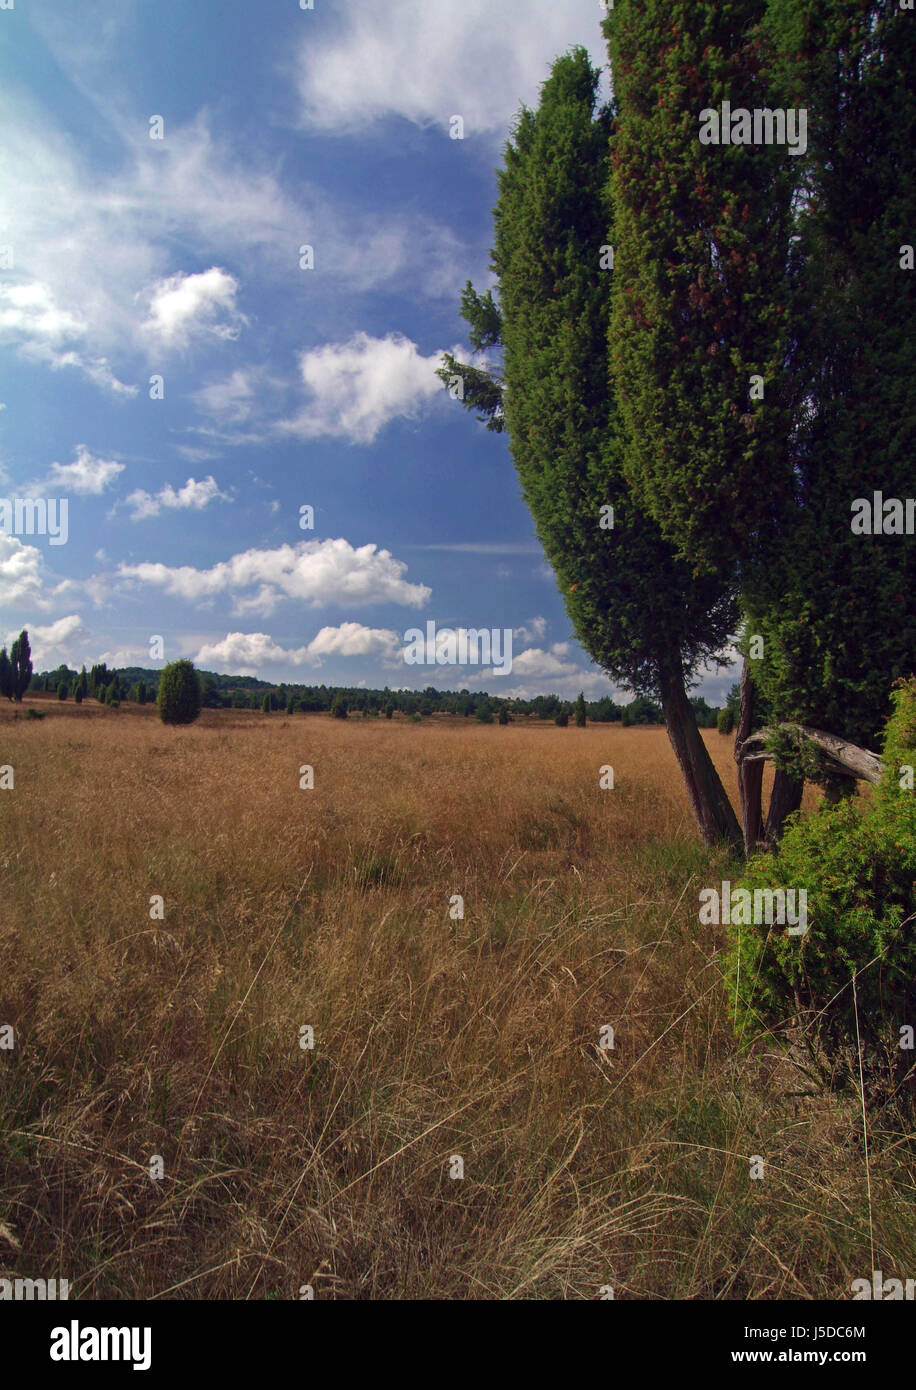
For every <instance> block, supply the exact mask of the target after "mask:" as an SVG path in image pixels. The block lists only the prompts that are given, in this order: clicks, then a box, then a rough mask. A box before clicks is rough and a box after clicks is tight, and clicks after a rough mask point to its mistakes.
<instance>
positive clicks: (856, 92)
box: [747, 0, 916, 747]
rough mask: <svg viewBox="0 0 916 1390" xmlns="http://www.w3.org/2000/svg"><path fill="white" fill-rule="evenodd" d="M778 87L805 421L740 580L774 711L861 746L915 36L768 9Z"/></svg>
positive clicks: (914, 405)
mask: <svg viewBox="0 0 916 1390" xmlns="http://www.w3.org/2000/svg"><path fill="white" fill-rule="evenodd" d="M770 10H771V27H772V32H773V34H774V38H775V41H776V43H777V45H778V49H779V61H780V64H781V71H780V80H781V82H782V84H783V86H784V88H785V90H786V91H787V92H788V93H789V94H790V95H791V94H793V93H795V94H799V93H803V94H804V102H803V104H804V105H805V106H806V107H808V108H809V131H808V153H807V156H806V157H805V158H804V159H802V160H799V161H798V164H799V166H800V167H799V169H798V176H799V178H800V179H801V178H804V180H805V183H806V186H807V190H808V191H807V196H806V198H805V199H804V200H803V202H802V203H801V205H800V207H799V211H798V219H797V221H798V225H797V232H798V235H799V242H798V247H799V257H800V258H801V262H802V274H801V277H800V280H801V303H800V308H799V322H798V334H797V342H796V344H795V347H794V350H793V353H792V355H791V357H790V359H789V361H788V363H787V366H788V368H789V371H790V372H791V374H792V375H793V376H794V377H795V378H796V379H797V380H798V381H799V383H800V385H801V386H802V388H803V391H804V397H805V401H806V406H807V409H806V411H805V413H804V415H803V416H802V417H801V418H800V420H799V424H798V428H797V430H796V433H795V435H794V437H793V440H792V445H791V449H790V451H789V455H788V458H789V461H790V463H791V465H792V468H793V472H794V475H795V478H796V488H795V492H794V495H793V498H792V499H791V503H790V505H789V506H788V507H787V508H786V509H785V511H784V513H783V515H782V516H781V518H780V522H779V525H778V527H775V528H774V530H773V532H772V533H771V535H770V537H769V540H770V544H769V548H768V552H767V553H766V554H764V555H763V556H762V557H761V562H760V564H759V565H757V566H754V567H753V568H752V569H751V570H750V571H749V573H748V576H747V589H748V613H749V624H750V625H751V626H752V630H753V631H755V632H759V633H760V634H761V635H762V636H763V637H764V639H765V645H764V660H763V661H762V662H760V663H755V665H756V666H757V667H758V668H759V672H758V677H757V679H758V681H759V684H760V686H761V688H762V690H763V691H764V692H765V693H766V695H767V697H768V698H769V700H770V701H771V704H772V708H773V717H774V718H775V719H776V720H778V721H783V720H790V721H797V722H800V723H806V724H810V725H813V726H814V727H816V728H821V729H828V730H830V731H832V732H834V733H837V734H840V735H842V736H844V737H846V738H848V739H850V740H851V741H853V742H855V743H858V744H861V745H864V746H866V747H875V746H876V745H877V742H878V739H879V737H880V733H881V729H882V727H883V725H884V722H885V720H886V718H887V715H888V713H889V710H888V704H887V692H888V690H889V688H890V687H891V685H892V684H893V682H894V680H895V679H897V678H899V677H906V676H908V675H909V674H910V673H911V671H912V669H913V651H914V649H916V538H914V537H912V536H894V535H890V536H887V535H880V534H879V535H865V536H862V535H857V534H854V533H853V531H852V528H851V516H852V513H851V504H852V502H853V501H854V500H855V499H856V498H867V499H869V501H871V499H872V497H873V493H874V492H875V491H880V492H882V493H883V494H884V496H885V497H886V498H890V497H896V498H900V499H902V498H905V497H906V496H912V483H913V463H912V461H913V456H914V450H916V398H914V394H913V390H912V381H913V375H914V369H916V276H914V273H913V271H907V270H903V269H901V266H900V248H901V244H902V243H912V241H913V230H912V229H913V226H914V225H916V142H914V140H913V129H914V122H916V30H914V27H913V15H912V14H909V13H906V12H903V11H901V10H900V8H899V6H898V5H896V4H885V3H884V0H771V5H770Z"/></svg>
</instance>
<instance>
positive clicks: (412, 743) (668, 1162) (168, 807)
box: [0, 701, 916, 1299]
mask: <svg viewBox="0 0 916 1390" xmlns="http://www.w3.org/2000/svg"><path fill="white" fill-rule="evenodd" d="M29 703H30V702H29V701H27V702H26V707H28V704H29ZM34 703H36V704H38V703H39V702H38V701H35V702H34ZM41 707H42V708H45V709H46V710H48V711H49V714H48V717H47V718H46V719H45V720H44V721H42V722H26V721H24V720H23V719H19V720H16V721H14V720H13V719H12V717H11V710H10V707H5V708H4V710H3V712H2V714H0V719H2V722H0V764H10V765H12V766H13V767H14V769H15V786H14V789H13V790H10V791H0V1024H11V1025H13V1027H14V1029H15V1046H14V1048H13V1049H12V1050H11V1051H9V1050H7V1051H0V1169H2V1177H0V1189H2V1190H0V1273H5V1274H7V1276H10V1275H12V1274H14V1273H15V1274H18V1275H20V1276H24V1277H25V1276H32V1277H38V1276H44V1277H47V1278H51V1277H55V1276H56V1277H59V1278H61V1277H63V1278H68V1279H69V1280H70V1281H71V1297H76V1298H87V1299H92V1298H100V1297H113V1298H208V1299H214V1298H217V1299H218V1298H236V1299H247V1298H253V1299H263V1298H275V1299H295V1298H298V1297H299V1296H300V1294H299V1291H300V1289H301V1287H302V1286H303V1285H311V1286H312V1287H313V1288H314V1291H315V1296H316V1297H318V1298H345V1299H356V1298H364V1299H370V1298H371V1299H403V1298H434V1299H465V1298H487V1299H512V1298H542V1299H543V1298H562V1299H566V1298H596V1297H598V1296H599V1290H600V1289H601V1287H602V1286H604V1285H611V1286H612V1287H613V1288H614V1290H615V1297H616V1298H643V1299H645V1298H648V1299H671V1298H678V1299H695V1298H719V1299H747V1298H751V1299H763V1298H766V1299H773V1298H787V1299H805V1298H815V1297H828V1298H848V1297H849V1286H850V1283H851V1281H852V1279H853V1278H856V1277H862V1276H865V1277H868V1276H869V1275H870V1274H871V1271H872V1269H873V1268H877V1269H882V1270H884V1272H885V1274H886V1275H890V1274H891V1273H893V1274H898V1275H900V1274H905V1273H906V1272H907V1271H909V1272H910V1273H911V1274H912V1273H913V1272H914V1271H916V1230H914V1222H913V1219H912V1214H911V1213H912V1209H913V1208H912V1198H913V1188H914V1172H913V1156H912V1150H911V1147H910V1144H909V1142H908V1140H907V1139H906V1137H905V1136H904V1135H903V1134H902V1133H900V1132H894V1126H893V1125H891V1124H890V1122H889V1121H887V1120H886V1119H880V1118H879V1117H875V1118H874V1119H873V1120H871V1122H870V1126H869V1135H868V1139H869V1145H870V1174H867V1173H866V1165H865V1158H864V1153H863V1143H862V1139H863V1133H862V1117H861V1112H860V1110H859V1106H858V1101H857V1098H856V1097H855V1096H851V1097H849V1098H836V1097H833V1098H830V1097H827V1098H825V1097H817V1096H811V1095H806V1094H803V1093H804V1092H805V1090H806V1084H805V1081H804V1079H803V1078H802V1077H801V1076H800V1075H799V1073H797V1072H796V1071H794V1070H793V1068H792V1067H791V1066H790V1065H789V1064H788V1063H787V1062H786V1061H785V1060H783V1059H782V1058H781V1057H780V1055H779V1054H778V1052H777V1051H776V1049H775V1047H773V1046H772V1045H771V1044H770V1043H769V1041H768V1039H767V1038H766V1037H761V1038H760V1039H758V1040H757V1041H756V1042H755V1043H754V1045H753V1047H752V1048H751V1050H750V1051H749V1052H746V1053H743V1054H742V1053H739V1052H738V1051H737V1049H736V1047H735V1043H734V1039H733V1036H732V1032H731V1029H730V1025H729V1020H728V1009H727V1000H726V998H725V993H724V990H723V987H722V983H721V964H720V955H721V950H722V947H723V939H722V938H721V937H720V936H718V935H717V931H718V929H712V930H711V929H709V928H705V927H703V928H701V927H700V926H699V924H698V918H697V894H698V892H699V888H700V887H702V886H704V885H715V884H717V883H718V882H719V880H721V878H722V877H723V876H725V877H728V873H729V865H728V864H727V863H726V862H725V861H724V860H721V859H718V860H717V859H716V858H715V856H711V855H710V854H709V852H708V851H706V850H705V849H704V848H703V846H702V844H701V843H700V841H699V839H698V836H697V834H696V832H695V830H694V826H693V823H692V821H691V818H690V816H689V812H688V809H687V806H686V801H685V797H684V794H683V790H682V786H681V783H680V779H679V776H678V773H677V768H676V765H675V762H674V758H673V755H672V754H671V751H670V749H669V746H668V743H667V738H666V735H665V733H664V730H661V729H645V728H642V729H641V728H634V729H621V728H620V727H619V726H606V725H600V726H592V727H589V728H588V729H585V730H580V729H575V728H569V729H558V728H556V727H554V726H553V725H537V726H534V725H532V726H524V727H523V726H519V725H512V726H509V727H507V728H500V727H499V726H497V725H493V726H479V725H471V726H468V725H466V724H465V723H464V722H463V721H442V722H437V721H435V720H433V721H425V722H424V723H423V724H421V725H418V724H412V723H410V722H400V721H394V722H390V723H389V722H386V721H384V720H378V719H372V720H365V721H363V720H360V721H356V720H352V719H351V720H348V721H346V722H341V721H333V720H331V719H329V718H326V717H323V716H303V715H297V716H295V717H291V718H289V717H287V716H285V715H272V716H265V715H261V714H248V713H238V714H233V713H230V712H217V713H210V712H205V714H204V715H203V717H202V718H201V720H200V722H199V723H198V724H197V725H195V726H193V727H191V728H187V729H174V728H165V727H163V726H162V725H161V724H160V723H159V721H158V720H157V719H156V718H155V716H154V714H153V712H152V711H146V710H144V711H140V710H136V709H133V708H128V707H123V708H122V709H121V710H120V711H109V710H101V709H96V708H95V707H94V706H92V705H87V706H86V707H85V708H84V709H83V710H77V709H76V708H75V707H74V706H73V705H72V704H69V705H68V706H65V707H57V706H55V704H54V702H52V701H45V702H42V704H41ZM706 738H707V741H708V743H709V746H710V748H711V750H712V751H713V755H714V757H715V760H716V762H717V764H718V766H719V767H720V768H721V769H722V771H723V774H724V776H725V777H726V779H727V785H728V786H729V789H730V791H731V793H732V794H733V795H734V792H735V778H734V764H733V760H732V740H731V739H730V738H723V737H721V736H719V735H718V734H716V733H715V732H711V733H707V734H706ZM303 764H308V765H311V766H312V767H313V768H314V777H315V786H314V790H302V789H301V788H300V767H301V766H302V765H303ZM603 764H611V765H613V767H614V772H615V782H616V785H615V789H614V790H607V791H603V790H601V789H600V788H599V769H600V767H601V766H602V765H603ZM732 867H734V866H732ZM157 894H159V895H161V896H162V898H163V900H164V917H163V919H162V920H154V919H151V917H150V911H151V908H150V900H151V898H152V897H153V895H157ZM456 894H460V895H461V896H462V898H463V900H464V918H463V920H452V918H451V917H450V902H451V900H452V898H453V895H456ZM305 1025H309V1026H311V1027H312V1028H313V1029H314V1047H313V1048H311V1049H309V1048H303V1047H302V1046H300V1036H301V1034H300V1030H301V1029H302V1028H303V1027H304V1026H305ZM603 1025H611V1026H612V1027H613V1029H614V1041H615V1046H614V1048H613V1050H610V1049H602V1047H601V1046H600V1045H599V1044H600V1039H601V1029H602V1026H603ZM303 1040H307V1039H303ZM155 1155H159V1156H161V1158H162V1161H163V1164H164V1176H162V1177H161V1179H158V1180H154V1179H153V1178H151V1176H150V1171H151V1162H154V1156H155ZM753 1155H761V1156H762V1157H763V1158H764V1159H765V1170H764V1177H763V1178H762V1179H760V1180H752V1179H751V1177H750V1161H751V1157H752V1156H753ZM452 1156H460V1157H461V1158H462V1159H463V1163H464V1177H463V1178H460V1179H456V1178H453V1177H451V1176H450V1167H454V1166H456V1165H454V1164H452ZM869 1176H870V1199H869V1191H868V1183H867V1177H869Z"/></svg>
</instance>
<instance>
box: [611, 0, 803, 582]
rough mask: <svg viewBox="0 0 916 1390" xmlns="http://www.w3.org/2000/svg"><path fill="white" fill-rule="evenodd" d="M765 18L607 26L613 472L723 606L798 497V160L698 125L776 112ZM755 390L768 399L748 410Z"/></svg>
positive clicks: (653, 8) (623, 13)
mask: <svg viewBox="0 0 916 1390" xmlns="http://www.w3.org/2000/svg"><path fill="white" fill-rule="evenodd" d="M765 10H766V5H765V0H720V3H717V4H707V3H698V0H618V3H617V4H616V5H615V6H614V8H613V10H611V11H609V13H608V17H607V19H606V21H605V32H606V33H607V36H608V40H609V51H610V57H611V66H612V69H613V74H614V91H615V96H616V99H617V103H618V109H619V116H618V122H617V128H616V132H615V140H614V151H613V175H612V179H611V197H612V201H613V210H614V229H615V237H614V246H615V253H616V257H615V271H614V276H613V306H612V312H611V370H612V376H613V380H614V381H615V383H616V386H617V395H618V399H619V403H620V411H621V418H622V421H623V424H624V426H625V448H624V465H625V472H626V474H627V477H628V478H630V479H631V481H632V483H633V487H634V492H635V495H636V497H637V498H638V499H639V501H640V503H641V504H642V505H643V506H644V507H646V508H647V509H648V510H649V511H650V513H651V515H652V516H653V517H654V518H655V520H656V521H657V522H658V524H659V526H660V528H661V531H662V534H663V535H664V536H665V538H666V539H667V540H668V541H669V542H670V543H671V544H672V546H673V547H674V549H675V552H676V554H677V555H678V556H679V557H680V558H681V559H682V560H683V561H684V562H685V563H686V564H688V565H689V566H690V568H691V570H692V571H693V572H694V573H696V574H704V575H709V576H714V577H717V578H718V580H719V582H720V584H721V585H722V587H723V592H734V589H735V586H736V584H737V582H738V577H739V567H740V564H741V562H742V561H743V560H744V558H745V557H746V556H747V553H748V550H749V548H752V547H753V545H754V544H755V542H756V540H757V538H758V537H763V538H766V537H767V532H768V528H769V526H770V525H771V523H772V520H773V516H774V511H775V509H776V508H777V506H778V502H779V500H780V499H783V498H785V497H786V496H787V495H788V493H789V492H790V491H791V486H792V467H791V463H790V461H789V459H788V450H787V447H786V444H787V438H788V434H789V431H790V428H791V423H792V418H793V415H792V412H793V408H794V405H795V402H796V396H797V393H798V385H797V383H796V382H795V380H794V379H793V377H792V376H791V375H790V374H787V373H786V372H785V371H784V364H785V359H786V355H787V352H788V348H789V343H790V339H791V332H790V310H791V305H792V297H791V294H792V286H791V273H790V264H791V257H790V249H791V242H790V237H791V234H792V231H793V230H794V228H793V223H792V217H791V208H792V194H793V188H794V177H795V174H794V169H793V166H794V165H795V163H796V162H797V160H796V159H795V157H793V156H791V155H790V154H789V153H788V149H787V147H786V146H784V145H783V146H778V145H770V146H755V145H735V144H730V145H728V146H711V145H706V144H703V143H701V141H700V138H699V132H700V126H699V115H700V112H701V111H703V110H705V109H707V108H710V107H711V108H717V107H718V106H719V105H720V103H721V102H722V100H723V98H732V99H733V104H734V105H740V106H743V107H749V108H753V107H771V106H773V105H774V104H775V102H774V100H773V99H772V98H773V95H774V93H773V82H772V78H771V76H770V74H769V66H770V65H769V64H768V61H767V60H768V57H769V50H768V45H767V42H766V36H765V34H763V33H761V32H760V30H759V25H760V22H761V20H762V19H763V17H764V14H765ZM739 95H740V101H739V100H738V97H739ZM752 377H762V378H763V386H764V393H765V395H764V399H752V395H751V391H752V381H751V378H752ZM762 478H765V479H766V486H760V482H761V479H762Z"/></svg>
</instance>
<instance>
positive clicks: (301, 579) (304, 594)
mask: <svg viewBox="0 0 916 1390" xmlns="http://www.w3.org/2000/svg"><path fill="white" fill-rule="evenodd" d="M406 570H407V566H406V564H404V562H403V561H402V560H395V559H394V558H393V556H392V555H391V553H390V551H387V550H379V549H378V547H377V546H376V545H373V544H369V545H362V546H358V547H353V546H351V545H350V543H349V541H346V540H343V539H339V540H325V541H300V542H299V543H298V544H297V545H282V546H279V547H277V549H275V550H246V551H244V552H242V553H241V554H238V555H233V556H232V558H231V559H229V560H227V561H221V562H220V563H219V564H216V565H214V566H213V567H212V568H211V569H208V570H199V569H194V568H193V567H192V566H191V565H181V566H170V565H164V564H157V563H145V564H139V565H121V566H120V568H119V570H118V573H119V575H120V576H121V578H122V579H126V580H136V581H138V582H139V583H141V584H147V585H151V586H153V587H155V588H159V589H162V590H163V591H164V592H165V593H167V594H172V595H175V596H177V597H179V598H184V599H187V600H189V601H191V602H203V601H206V600H208V599H212V598H214V597H216V596H217V595H219V594H222V593H231V594H232V595H233V597H234V599H235V611H236V612H237V613H260V614H264V615H267V614H270V613H272V612H273V611H274V609H275V608H276V606H277V604H278V603H279V602H280V601H281V600H283V599H296V600H297V601H299V602H301V603H309V604H311V605H312V606H313V607H318V606H319V605H321V604H326V603H342V604H344V603H345V604H357V603H399V604H406V605H408V606H411V607H414V608H420V607H422V606H423V605H424V604H426V603H427V602H428V601H429V598H430V594H431V590H430V589H428V588H427V587H426V586H425V585H423V584H410V583H408V582H407V580H406V579H405V577H404V576H405V573H406ZM246 590H254V592H253V593H249V594H245V593H244V591H246Z"/></svg>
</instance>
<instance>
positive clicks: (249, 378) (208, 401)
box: [191, 367, 259, 425]
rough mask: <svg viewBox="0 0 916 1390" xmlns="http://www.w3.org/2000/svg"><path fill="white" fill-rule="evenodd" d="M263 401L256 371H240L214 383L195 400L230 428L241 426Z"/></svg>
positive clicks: (246, 368)
mask: <svg viewBox="0 0 916 1390" xmlns="http://www.w3.org/2000/svg"><path fill="white" fill-rule="evenodd" d="M258 398H259V392H258V390H257V380H256V374H255V371H254V369H252V368H250V367H238V368H236V370H235V371H234V372H232V373H231V374H230V375H229V376H228V377H225V378H223V379H222V380H219V381H211V382H210V383H209V384H208V385H207V386H202V387H201V388H200V390H199V391H195V392H193V393H192V397H191V399H192V400H193V401H194V403H195V405H197V407H198V409H200V410H202V411H203V412H204V414H206V415H212V416H214V417H216V418H217V419H219V420H221V421H223V423H225V424H228V425H238V424H241V423H242V422H243V421H244V420H247V419H248V418H249V416H250V415H251V414H252V412H253V411H254V409H255V407H256V405H257V402H258Z"/></svg>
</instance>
